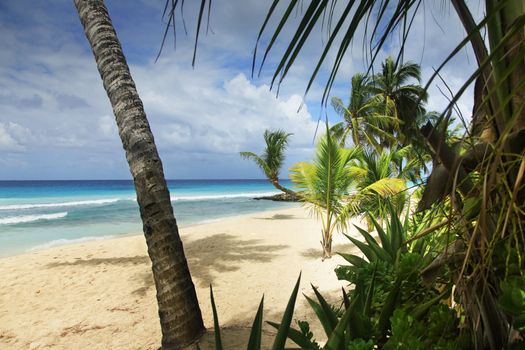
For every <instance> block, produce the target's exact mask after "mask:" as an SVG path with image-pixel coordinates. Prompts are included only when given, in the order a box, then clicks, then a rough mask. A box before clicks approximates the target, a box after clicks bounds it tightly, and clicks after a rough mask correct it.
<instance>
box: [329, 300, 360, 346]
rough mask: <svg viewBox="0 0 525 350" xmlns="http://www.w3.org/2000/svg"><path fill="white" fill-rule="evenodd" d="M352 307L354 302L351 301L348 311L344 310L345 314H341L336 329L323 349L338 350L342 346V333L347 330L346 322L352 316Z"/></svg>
mask: <svg viewBox="0 0 525 350" xmlns="http://www.w3.org/2000/svg"><path fill="white" fill-rule="evenodd" d="M354 305H355V300H353V301H352V303H351V304H350V306H349V307H348V309H346V311H345V313H344V314H343V317H341V319H339V322H338V323H337V327H335V329H334V331H333V332H332V334H330V337H329V338H328V341H327V342H326V346H325V349H329V350H336V349H339V347H340V346H341V345H342V344H343V342H344V333H345V330H346V329H347V326H348V321H349V320H350V317H353V316H354Z"/></svg>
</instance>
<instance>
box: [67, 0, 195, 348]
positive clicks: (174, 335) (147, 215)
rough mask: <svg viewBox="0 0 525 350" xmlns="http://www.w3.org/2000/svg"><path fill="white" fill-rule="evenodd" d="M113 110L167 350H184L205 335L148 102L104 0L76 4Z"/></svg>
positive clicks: (163, 341) (80, 0) (77, 1)
mask: <svg viewBox="0 0 525 350" xmlns="http://www.w3.org/2000/svg"><path fill="white" fill-rule="evenodd" d="M75 5H76V7H77V10H78V14H79V16H80V20H81V22H82V25H83V26H84V31H85V34H86V36H87V39H88V41H89V43H90V45H91V48H92V50H93V53H94V55H95V60H96V62H97V67H98V70H99V73H100V76H101V77H102V81H103V83H104V88H105V89H106V92H107V94H108V97H109V99H110V102H111V106H112V107H113V112H114V114H115V117H116V121H117V126H118V130H119V134H120V138H121V140H122V144H123V146H124V149H125V151H126V158H127V160H128V163H129V167H130V171H131V174H132V176H133V180H134V183H135V189H136V192H137V202H138V204H139V207H140V215H141V218H142V222H143V229H144V235H145V237H146V243H147V246H148V254H149V256H150V258H151V262H152V268H153V277H154V280H155V286H156V288H157V301H158V306H159V317H160V324H161V330H162V349H180V348H182V347H184V346H186V345H188V344H190V343H192V342H194V341H195V340H196V339H197V338H198V337H199V336H200V335H201V334H202V333H203V331H204V325H203V321H202V316H201V311H200V309H199V304H198V301H197V296H196V293H195V287H194V285H193V282H192V280H191V276H190V273H189V269H188V265H187V262H186V258H185V256H184V250H183V248H182V242H181V240H180V237H179V232H178V228H177V223H176V221H175V217H174V216H173V209H172V207H171V202H170V196H169V192H168V188H167V185H166V180H165V179H164V173H163V169H162V163H161V161H160V158H159V155H158V153H157V149H156V147H155V143H154V140H153V135H152V133H151V130H150V127H149V123H148V120H147V118H146V114H145V112H144V108H143V105H142V101H141V100H140V98H139V95H138V93H137V90H136V87H135V83H134V82H133V79H132V78H131V74H130V72H129V68H128V65H127V63H126V59H125V58H124V55H123V53H122V48H121V46H120V43H119V41H118V38H117V35H116V33H115V30H114V28H113V25H112V23H111V19H110V17H109V14H108V11H107V9H106V7H105V6H104V3H103V1H102V0H75Z"/></svg>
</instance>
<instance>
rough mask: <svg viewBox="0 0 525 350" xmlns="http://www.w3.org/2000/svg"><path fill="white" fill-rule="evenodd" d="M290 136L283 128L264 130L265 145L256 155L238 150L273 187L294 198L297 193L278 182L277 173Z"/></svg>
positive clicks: (281, 164)
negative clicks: (262, 173)
mask: <svg viewBox="0 0 525 350" xmlns="http://www.w3.org/2000/svg"><path fill="white" fill-rule="evenodd" d="M290 136H292V134H289V133H286V132H285V131H284V130H265V131H264V142H265V143H266V147H265V148H264V151H263V153H262V154H261V155H257V154H255V153H253V152H240V155H241V157H242V158H244V159H251V160H253V161H254V162H255V164H257V165H258V166H259V168H261V170H262V171H263V172H264V175H265V176H266V177H267V178H268V180H269V181H270V182H271V183H272V185H273V186H274V187H275V188H277V189H278V190H280V191H282V192H284V193H286V194H288V195H290V196H292V198H294V199H296V198H297V193H295V192H294V191H292V190H290V189H288V188H286V187H284V186H282V185H281V184H280V183H279V173H280V171H281V168H282V166H283V163H284V159H285V151H286V147H287V146H288V138H289V137H290Z"/></svg>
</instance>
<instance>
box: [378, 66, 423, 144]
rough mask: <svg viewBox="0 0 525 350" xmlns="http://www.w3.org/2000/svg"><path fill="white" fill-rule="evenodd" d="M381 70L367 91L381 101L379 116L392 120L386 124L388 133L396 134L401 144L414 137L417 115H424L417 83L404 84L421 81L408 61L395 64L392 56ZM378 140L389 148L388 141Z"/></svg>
mask: <svg viewBox="0 0 525 350" xmlns="http://www.w3.org/2000/svg"><path fill="white" fill-rule="evenodd" d="M381 67H382V69H381V72H380V73H378V74H376V75H374V77H373V84H371V86H370V92H371V93H372V94H374V95H375V96H376V97H378V98H380V99H381V100H382V105H383V106H382V109H383V113H384V114H385V115H388V116H391V117H392V118H393V120H394V121H395V122H394V123H391V124H390V125H389V131H390V132H391V133H394V132H395V131H399V132H398V137H400V138H401V142H400V143H401V144H405V138H406V137H407V136H408V137H410V135H414V134H415V133H414V129H415V128H417V125H416V120H417V118H418V116H421V115H423V114H424V112H423V111H424V110H423V106H422V103H423V102H425V101H426V99H427V94H426V92H425V90H424V89H423V88H422V87H421V86H420V85H419V84H409V83H408V82H409V81H410V80H411V79H412V80H416V81H417V82H418V83H419V82H420V81H421V69H420V67H419V65H417V64H415V63H411V62H405V63H401V64H396V62H394V59H393V58H392V57H387V58H386V60H385V61H384V62H383V63H382V65H381ZM394 140H395V139H394ZM382 141H383V144H389V145H392V139H390V140H386V139H383V140H382Z"/></svg>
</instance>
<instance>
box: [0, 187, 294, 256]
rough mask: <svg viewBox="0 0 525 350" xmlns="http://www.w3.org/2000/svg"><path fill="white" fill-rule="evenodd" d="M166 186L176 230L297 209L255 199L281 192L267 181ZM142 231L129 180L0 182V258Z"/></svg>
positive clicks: (287, 204) (290, 204)
mask: <svg viewBox="0 0 525 350" xmlns="http://www.w3.org/2000/svg"><path fill="white" fill-rule="evenodd" d="M283 185H285V186H291V184H290V183H289V181H286V180H285V181H283ZM168 187H169V190H170V195H171V200H172V205H173V209H174V213H175V217H176V219H177V223H178V224H179V226H184V225H191V224H198V223H204V222H208V221H212V220H217V219H220V218H224V217H228V216H236V215H241V214H247V213H252V212H257V211H264V210H272V209H279V208H286V207H290V206H293V205H297V204H292V203H286V202H273V201H267V200H255V199H254V198H256V197H260V196H266V195H273V194H277V193H279V192H278V191H276V190H275V188H274V187H273V186H272V185H271V184H270V183H269V182H268V181H265V180H170V181H168ZM141 231H142V224H141V221H140V214H139V208H138V204H137V200H136V194H135V190H134V187H133V183H132V181H127V180H110V181H0V256H8V255H13V254H18V253H22V252H26V251H31V250H36V249H44V248H47V247H52V246H56V245H62V244H69V243H77V242H83V241H88V240H97V239H106V238H111V237H117V236H119V235H124V234H130V233H140V232H141Z"/></svg>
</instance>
